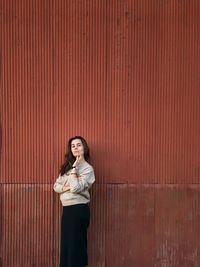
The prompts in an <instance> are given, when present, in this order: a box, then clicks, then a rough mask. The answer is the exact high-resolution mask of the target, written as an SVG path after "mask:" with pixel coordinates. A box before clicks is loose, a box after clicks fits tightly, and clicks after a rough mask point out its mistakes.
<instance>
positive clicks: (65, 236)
mask: <svg viewBox="0 0 200 267" xmlns="http://www.w3.org/2000/svg"><path fill="white" fill-rule="evenodd" d="M89 222H90V210H89V206H88V204H76V205H72V206H64V207H63V214H62V220H61V250H60V267H84V266H87V265H88V254H87V228H88V226H89Z"/></svg>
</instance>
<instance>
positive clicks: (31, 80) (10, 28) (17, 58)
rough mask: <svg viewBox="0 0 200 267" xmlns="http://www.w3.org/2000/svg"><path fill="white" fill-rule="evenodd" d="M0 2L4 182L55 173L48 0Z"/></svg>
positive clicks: (41, 178) (34, 179) (44, 178)
mask: <svg viewBox="0 0 200 267" xmlns="http://www.w3.org/2000/svg"><path fill="white" fill-rule="evenodd" d="M1 2H2V11H1V15H2V25H1V30H2V43H1V49H2V51H1V53H2V59H1V60H2V70H1V71H2V77H1V78H2V80H1V84H2V97H3V107H2V108H1V109H2V134H3V141H2V162H1V166H2V168H1V181H2V182H16V183H19V182H27V181H28V182H44V181H45V182H47V181H48V182H49V177H50V176H52V174H53V114H54V113H53V24H52V10H53V7H52V3H53V2H52V0H50V1H40V0H36V1H35V0H30V1H27V0H22V1H11V0H3V1H1Z"/></svg>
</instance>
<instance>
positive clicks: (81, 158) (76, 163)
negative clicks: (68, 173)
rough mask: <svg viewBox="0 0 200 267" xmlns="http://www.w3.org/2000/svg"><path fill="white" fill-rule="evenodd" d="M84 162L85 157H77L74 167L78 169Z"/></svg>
mask: <svg viewBox="0 0 200 267" xmlns="http://www.w3.org/2000/svg"><path fill="white" fill-rule="evenodd" d="M82 160H83V155H79V156H77V157H76V161H75V162H74V164H73V165H72V166H73V167H77V166H78V165H79V164H80V163H81V161H82Z"/></svg>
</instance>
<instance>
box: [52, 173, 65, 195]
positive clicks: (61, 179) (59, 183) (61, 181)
mask: <svg viewBox="0 0 200 267" xmlns="http://www.w3.org/2000/svg"><path fill="white" fill-rule="evenodd" d="M65 183H66V179H65V178H64V176H61V175H59V176H58V178H57V179H56V182H55V183H54V186H53V189H54V191H55V192H56V193H63V191H62V188H63V186H64V185H65Z"/></svg>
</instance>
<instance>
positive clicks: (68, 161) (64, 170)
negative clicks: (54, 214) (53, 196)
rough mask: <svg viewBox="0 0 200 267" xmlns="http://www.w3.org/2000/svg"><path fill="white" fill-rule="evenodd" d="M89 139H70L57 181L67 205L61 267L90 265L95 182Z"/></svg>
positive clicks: (64, 215)
mask: <svg viewBox="0 0 200 267" xmlns="http://www.w3.org/2000/svg"><path fill="white" fill-rule="evenodd" d="M89 160H90V154H89V148H88V145H87V143H86V141H85V139H84V138H83V137H81V136H75V137H72V138H71V139H69V141H68V146H67V153H66V154H65V161H64V164H63V165H62V166H61V168H60V175H59V177H58V178H57V180H56V182H55V184H54V190H55V192H57V193H59V194H60V200H61V203H62V206H63V214H62V220H61V251H60V267H85V266H87V265H88V255H87V228H88V226H89V221H90V211H89V206H88V203H89V202H90V194H89V191H88V190H89V189H90V187H91V185H92V184H93V183H94V181H95V176H94V170H93V167H92V166H91V165H90V164H89Z"/></svg>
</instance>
